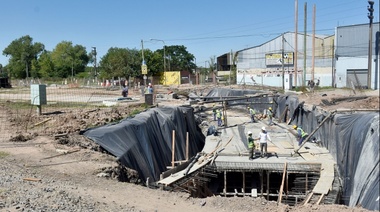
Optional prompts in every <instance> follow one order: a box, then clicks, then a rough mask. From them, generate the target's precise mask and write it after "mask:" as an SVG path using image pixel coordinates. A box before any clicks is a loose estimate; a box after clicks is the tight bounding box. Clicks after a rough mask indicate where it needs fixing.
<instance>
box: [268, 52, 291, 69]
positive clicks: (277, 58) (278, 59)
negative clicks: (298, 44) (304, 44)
mask: <svg viewBox="0 0 380 212" xmlns="http://www.w3.org/2000/svg"><path fill="white" fill-rule="evenodd" d="M282 61H284V65H292V64H293V52H285V53H284V59H282V54H281V53H272V54H265V64H266V65H267V66H276V65H277V66H278V65H282Z"/></svg>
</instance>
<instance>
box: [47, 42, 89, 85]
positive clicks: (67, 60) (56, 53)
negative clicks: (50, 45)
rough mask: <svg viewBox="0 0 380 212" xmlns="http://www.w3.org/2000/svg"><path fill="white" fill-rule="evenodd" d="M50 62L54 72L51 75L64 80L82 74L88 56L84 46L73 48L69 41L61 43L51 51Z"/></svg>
mask: <svg viewBox="0 0 380 212" xmlns="http://www.w3.org/2000/svg"><path fill="white" fill-rule="evenodd" d="M51 60H52V62H53V64H54V72H56V73H55V74H53V75H54V76H58V77H64V78H65V77H69V76H71V77H74V76H75V74H77V73H81V72H84V71H85V69H86V66H87V64H88V61H89V56H88V55H87V51H86V48H85V47H84V46H81V45H75V46H73V44H72V42H71V41H62V42H60V43H58V44H57V46H56V47H55V49H54V50H53V51H52V53H51Z"/></svg>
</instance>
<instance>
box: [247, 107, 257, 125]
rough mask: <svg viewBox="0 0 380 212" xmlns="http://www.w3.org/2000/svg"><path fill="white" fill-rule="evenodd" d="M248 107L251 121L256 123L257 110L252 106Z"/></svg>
mask: <svg viewBox="0 0 380 212" xmlns="http://www.w3.org/2000/svg"><path fill="white" fill-rule="evenodd" d="M247 108H248V112H249V116H250V117H251V122H252V123H255V122H256V121H255V115H256V110H255V109H253V108H251V107H247Z"/></svg>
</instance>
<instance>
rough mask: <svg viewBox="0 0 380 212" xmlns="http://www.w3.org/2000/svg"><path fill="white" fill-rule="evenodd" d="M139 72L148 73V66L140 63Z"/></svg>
mask: <svg viewBox="0 0 380 212" xmlns="http://www.w3.org/2000/svg"><path fill="white" fill-rule="evenodd" d="M141 74H148V66H147V65H145V64H143V65H141Z"/></svg>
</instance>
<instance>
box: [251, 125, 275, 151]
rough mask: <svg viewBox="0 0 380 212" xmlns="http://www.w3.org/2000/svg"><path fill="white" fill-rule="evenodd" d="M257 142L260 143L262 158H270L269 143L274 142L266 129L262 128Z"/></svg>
mask: <svg viewBox="0 0 380 212" xmlns="http://www.w3.org/2000/svg"><path fill="white" fill-rule="evenodd" d="M255 140H259V141H260V152H261V157H262V158H263V157H264V156H266V157H267V158H268V141H270V142H272V140H271V139H270V136H269V134H268V132H267V131H266V129H265V127H262V128H261V132H260V134H259V136H258V137H257V138H256V139H255ZM263 150H265V151H263Z"/></svg>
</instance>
